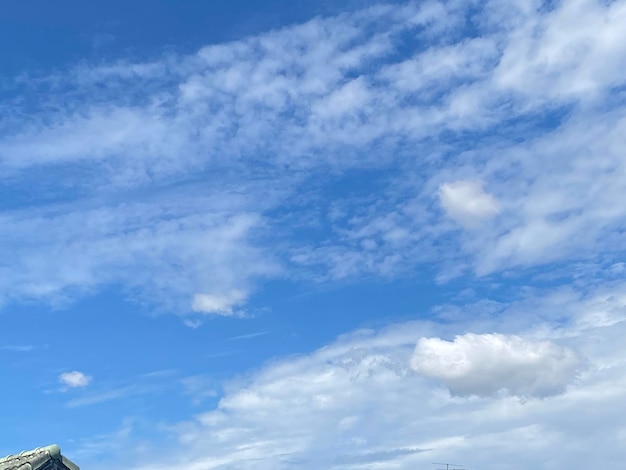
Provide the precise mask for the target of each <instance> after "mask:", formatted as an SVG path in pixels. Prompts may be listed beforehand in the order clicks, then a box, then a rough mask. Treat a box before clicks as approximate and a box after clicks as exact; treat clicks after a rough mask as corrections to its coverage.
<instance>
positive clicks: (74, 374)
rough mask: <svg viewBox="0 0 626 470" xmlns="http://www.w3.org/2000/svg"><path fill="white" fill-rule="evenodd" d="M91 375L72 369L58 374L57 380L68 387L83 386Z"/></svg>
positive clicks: (89, 379) (87, 382)
mask: <svg viewBox="0 0 626 470" xmlns="http://www.w3.org/2000/svg"><path fill="white" fill-rule="evenodd" d="M91 380H92V377H91V376H89V375H85V374H84V373H82V372H79V371H77V370H73V371H71V372H63V373H62V374H61V375H59V382H61V383H62V384H63V385H65V386H66V387H68V388H84V387H86V386H87V385H89V384H90V383H91Z"/></svg>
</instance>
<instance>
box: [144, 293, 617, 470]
mask: <svg viewBox="0 0 626 470" xmlns="http://www.w3.org/2000/svg"><path fill="white" fill-rule="evenodd" d="M612 289H613V290H612V292H618V291H619V286H613V288H612ZM578 295H580V293H579V294H578ZM607 295H608V293H607V292H605V291H603V289H602V288H600V287H598V288H593V289H592V292H590V293H589V295H588V296H587V301H586V302H582V304H581V303H579V302H576V301H574V297H571V296H567V295H563V294H562V293H561V292H559V291H558V290H557V291H548V292H545V293H543V294H542V295H541V296H538V297H536V298H533V299H528V300H527V301H526V303H524V304H517V305H515V304H510V305H505V306H504V307H505V308H510V309H511V311H510V314H506V315H503V316H501V317H499V318H495V319H494V317H493V315H492V314H490V315H488V317H489V318H491V319H492V323H491V324H489V325H486V324H484V322H483V320H482V318H481V316H480V315H477V316H476V318H474V317H472V316H465V317H463V318H462V319H461V320H460V321H457V322H455V323H454V324H451V323H449V322H446V323H431V322H408V323H402V324H397V325H391V326H389V327H386V328H384V329H381V330H361V331H357V332H354V333H352V334H348V335H344V336H342V337H341V338H339V339H338V340H337V341H335V342H334V343H332V344H329V345H327V346H325V347H323V348H320V349H318V350H317V351H314V352H312V353H310V354H306V355H302V356H298V357H290V358H285V359H281V360H274V361H271V362H270V363H268V364H266V365H265V366H263V367H261V368H260V369H259V370H257V371H254V372H252V373H250V374H249V375H248V376H247V377H239V378H238V379H237V380H235V381H233V382H232V383H230V384H228V383H227V384H225V385H224V394H223V396H221V398H220V399H219V403H218V404H217V406H215V407H214V408H211V409H210V410H208V411H206V412H204V413H200V414H198V415H197V416H196V417H195V419H193V420H190V421H186V422H182V423H179V424H177V425H173V426H170V427H168V428H167V429H168V432H172V433H174V438H175V441H172V444H171V445H172V446H175V445H178V446H180V447H179V450H178V454H177V453H176V452H173V453H172V454H171V455H170V456H169V457H168V461H167V462H163V464H162V466H163V468H171V467H172V466H177V465H181V464H182V463H183V462H184V464H185V465H186V466H187V468H192V469H203V468H261V469H274V468H290V467H291V468H292V467H294V466H298V467H299V468H305V469H306V468H337V469H339V468H347V467H348V468H355V467H354V466H356V468H363V467H366V466H375V465H378V466H381V467H384V468H398V469H399V468H411V467H419V466H422V465H429V464H430V462H433V461H442V460H452V459H457V460H459V461H460V462H463V463H464V464H465V465H467V466H468V467H469V466H470V465H472V466H473V467H476V468H481V467H486V466H488V465H489V462H492V461H493V458H494V456H495V457H496V458H497V459H501V460H502V461H511V462H514V463H513V464H511V465H508V466H505V467H503V468H507V469H511V470H513V469H515V468H518V467H519V465H521V464H523V466H524V467H539V468H558V467H560V466H562V465H566V466H567V465H570V466H572V465H574V466H575V467H576V468H578V467H580V466H581V465H583V466H586V465H591V464H592V460H593V459H595V458H597V456H595V455H590V454H589V453H588V449H589V446H590V445H591V446H598V447H600V448H602V449H603V456H602V457H601V459H605V460H606V462H609V461H610V460H612V459H613V458H616V457H618V456H619V455H620V453H621V449H622V444H623V437H621V436H623V432H622V428H623V424H622V422H621V419H620V417H619V415H618V414H617V415H616V414H615V411H614V410H615V409H621V407H622V406H623V405H625V404H626V402H625V401H624V400H625V398H624V395H623V393H622V390H623V387H624V385H625V382H624V377H626V374H625V372H626V362H625V361H624V358H623V357H622V356H618V355H616V352H617V351H620V350H621V349H620V347H619V345H620V344H621V340H622V339H621V338H622V336H621V335H623V334H624V333H626V321H620V322H617V323H611V324H604V326H602V325H603V324H602V323H598V324H595V325H593V326H592V325H587V326H586V327H580V328H578V329H576V330H570V329H567V330H564V329H563V328H562V320H560V319H559V318H560V317H559V318H557V317H551V316H550V315H549V313H550V312H552V311H553V310H554V309H558V310H559V312H560V315H561V316H565V317H566V318H567V319H568V322H567V323H568V324H569V325H580V323H579V319H580V318H585V317H587V316H588V315H590V314H592V312H594V311H597V310H598V308H599V306H600V305H601V303H600V304H598V302H601V299H603V298H604V299H606V298H607ZM483 305H484V304H483ZM469 308H476V309H478V308H480V305H478V304H477V305H476V306H475V307H472V306H470V307H469ZM483 308H484V307H483ZM519 309H523V310H525V309H533V310H536V311H538V312H543V313H542V314H541V315H540V316H543V320H539V321H537V322H536V323H535V324H533V325H531V326H532V330H531V329H529V330H528V331H527V332H526V334H525V336H524V337H521V336H517V335H510V334H506V333H499V332H492V333H471V334H470V333H464V334H458V332H459V331H463V330H469V331H472V330H475V331H480V330H482V329H483V328H489V327H493V326H495V327H496V328H500V329H502V330H507V329H508V328H517V326H516V322H517V321H519V319H520V310H519ZM472 311H473V310H472ZM529 313H531V316H530V317H531V318H533V319H534V318H537V317H534V316H533V315H532V311H531V312H529ZM455 332H457V334H456V340H455V341H453V342H448V341H444V340H441V339H440V338H442V337H446V336H449V335H451V334H452V335H453V336H454V333H455ZM416 343H417V346H416ZM583 357H584V358H585V359H584V365H585V367H583V368H581V367H580V366H581V364H583V361H582V360H581V359H580V358H583ZM414 369H418V370H417V371H416V370H414ZM426 375H429V376H431V377H435V378H437V379H439V380H441V381H442V382H444V384H445V385H446V386H448V387H450V392H449V391H447V390H445V389H443V388H441V387H437V386H433V381H432V379H431V377H427V376H426ZM204 389H205V390H207V391H208V390H214V388H213V386H206V387H205V388H204ZM502 389H504V390H506V391H507V392H508V393H497V392H498V391H499V390H502ZM519 397H524V399H523V400H520V399H519ZM583 409H593V410H594V413H591V414H590V413H581V412H580V410H583ZM382 430H384V432H381V431H382ZM174 442H176V443H178V444H174ZM554 448H561V449H565V450H564V451H563V452H562V454H561V459H560V460H559V462H558V465H557V463H555V466H554V467H545V466H543V467H542V465H544V462H545V461H546V459H549V458H550V456H551V455H553V450H554ZM529 449H530V450H532V451H529ZM507 458H508V459H507ZM453 461H454V460H453ZM153 465H154V462H152V461H150V460H145V464H144V463H141V461H139V462H138V464H136V466H135V467H134V468H137V469H143V468H149V467H151V466H153ZM157 468H160V467H159V466H157Z"/></svg>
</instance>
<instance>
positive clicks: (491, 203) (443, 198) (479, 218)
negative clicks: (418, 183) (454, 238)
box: [439, 181, 500, 227]
mask: <svg viewBox="0 0 626 470" xmlns="http://www.w3.org/2000/svg"><path fill="white" fill-rule="evenodd" d="M439 201H440V202H441V206H442V207H443V209H444V211H445V212H446V214H447V215H448V216H449V217H451V218H453V219H454V220H456V221H457V222H459V223H460V224H461V225H464V226H466V227H474V226H476V225H480V223H481V222H483V221H485V220H487V219H490V218H492V217H494V216H495V215H497V214H498V212H500V208H499V205H498V201H497V200H496V199H495V198H494V197H493V196H492V195H491V194H489V193H487V192H485V190H484V188H483V185H482V183H480V182H479V181H454V182H451V183H444V184H442V185H441V186H440V187H439Z"/></svg>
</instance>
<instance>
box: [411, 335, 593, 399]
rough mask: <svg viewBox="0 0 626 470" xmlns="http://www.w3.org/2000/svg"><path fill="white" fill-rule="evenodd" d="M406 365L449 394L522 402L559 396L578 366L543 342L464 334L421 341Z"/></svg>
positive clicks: (575, 360)
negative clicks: (438, 383) (505, 396)
mask: <svg viewBox="0 0 626 470" xmlns="http://www.w3.org/2000/svg"><path fill="white" fill-rule="evenodd" d="M411 366H412V367H413V369H414V370H415V371H417V372H419V373H421V374H424V375H426V376H428V377H433V378H436V379H439V380H441V381H442V382H443V383H444V385H445V386H446V387H447V388H448V389H449V390H450V393H452V394H453V395H459V396H469V395H477V396H494V395H496V394H498V393H499V392H504V393H507V394H510V395H515V396H519V397H522V398H527V397H546V396H551V395H557V394H559V393H563V392H564V391H565V389H566V387H567V386H568V385H570V384H571V383H572V382H573V380H574V379H575V378H576V376H577V374H578V372H579V369H580V367H581V361H580V359H579V358H578V357H577V356H576V354H574V352H573V351H571V350H568V349H565V348H562V347H558V346H556V345H554V344H552V343H550V342H547V341H541V342H536V341H528V340H525V339H523V338H520V337H519V336H506V335H500V334H482V335H477V334H472V333H468V334H465V335H462V336H457V337H456V338H455V339H454V341H452V342H450V341H445V340H442V339H440V338H422V339H420V340H419V342H418V343H417V347H416V348H415V352H414V353H413V358H412V360H411Z"/></svg>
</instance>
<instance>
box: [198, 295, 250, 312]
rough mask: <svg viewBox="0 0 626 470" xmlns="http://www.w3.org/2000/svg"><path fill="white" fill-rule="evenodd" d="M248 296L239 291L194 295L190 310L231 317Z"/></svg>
mask: <svg viewBox="0 0 626 470" xmlns="http://www.w3.org/2000/svg"><path fill="white" fill-rule="evenodd" d="M247 297H248V295H247V294H246V293H245V292H243V291H240V290H232V291H230V292H226V293H224V294H196V295H194V297H193V301H192V304H191V309H192V310H193V311H194V312H199V313H206V314H213V315H222V316H231V315H234V314H235V313H236V312H235V311H234V310H233V309H234V308H235V307H238V306H240V305H242V304H243V303H244V302H245V301H246V299H247Z"/></svg>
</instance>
